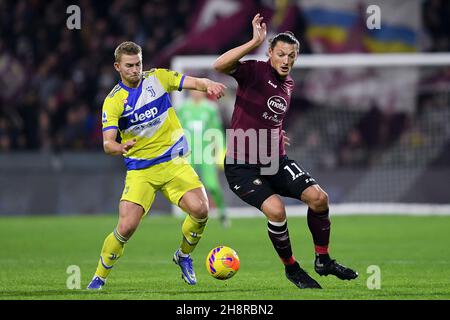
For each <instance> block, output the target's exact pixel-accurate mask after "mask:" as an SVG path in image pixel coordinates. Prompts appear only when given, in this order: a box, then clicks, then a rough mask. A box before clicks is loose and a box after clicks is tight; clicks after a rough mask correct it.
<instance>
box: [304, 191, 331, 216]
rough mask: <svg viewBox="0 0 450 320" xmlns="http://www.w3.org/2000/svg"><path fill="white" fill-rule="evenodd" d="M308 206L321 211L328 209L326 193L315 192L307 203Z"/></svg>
mask: <svg viewBox="0 0 450 320" xmlns="http://www.w3.org/2000/svg"><path fill="white" fill-rule="evenodd" d="M308 205H309V207H310V208H311V209H312V210H314V211H316V212H322V211H325V210H327V209H328V194H327V193H326V192H325V191H319V192H317V193H316V194H315V195H314V197H313V199H312V200H311V201H310V203H308Z"/></svg>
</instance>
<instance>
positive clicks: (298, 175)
mask: <svg viewBox="0 0 450 320" xmlns="http://www.w3.org/2000/svg"><path fill="white" fill-rule="evenodd" d="M290 165H291V166H293V167H294V168H292V169H291V168H289V165H286V166H284V169H285V170H287V171H289V173H290V174H291V176H292V181H294V180H295V179H297V178H298V177H300V176H302V175H304V174H305V173H304V172H303V171H302V169H301V168H300V167H299V166H298V165H297V164H296V163H295V162H292V163H290ZM294 170H295V171H298V173H295V172H294Z"/></svg>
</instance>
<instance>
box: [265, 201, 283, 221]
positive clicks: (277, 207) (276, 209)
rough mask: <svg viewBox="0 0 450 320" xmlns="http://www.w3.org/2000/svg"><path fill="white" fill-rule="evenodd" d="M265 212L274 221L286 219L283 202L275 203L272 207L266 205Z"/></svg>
mask: <svg viewBox="0 0 450 320" xmlns="http://www.w3.org/2000/svg"><path fill="white" fill-rule="evenodd" d="M264 213H265V215H266V216H267V218H268V219H269V220H270V221H273V222H282V221H284V220H286V208H285V207H284V205H283V204H273V205H271V206H270V207H266V208H265V210H264Z"/></svg>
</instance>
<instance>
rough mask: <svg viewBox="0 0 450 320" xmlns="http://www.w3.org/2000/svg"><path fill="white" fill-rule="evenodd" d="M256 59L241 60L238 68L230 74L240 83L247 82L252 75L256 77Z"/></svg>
mask: <svg viewBox="0 0 450 320" xmlns="http://www.w3.org/2000/svg"><path fill="white" fill-rule="evenodd" d="M256 62H257V61H256V60H246V61H239V62H238V64H237V66H236V69H234V70H233V71H231V73H230V76H232V77H233V78H235V79H236V81H237V82H238V83H245V82H247V81H248V80H249V79H251V78H252V77H254V76H255V75H254V72H252V70H254V67H255V66H256Z"/></svg>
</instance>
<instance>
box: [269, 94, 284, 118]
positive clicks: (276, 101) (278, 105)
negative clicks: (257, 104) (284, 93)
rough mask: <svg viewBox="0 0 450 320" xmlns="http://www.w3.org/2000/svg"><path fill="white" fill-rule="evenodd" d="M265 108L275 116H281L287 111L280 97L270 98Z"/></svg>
mask: <svg viewBox="0 0 450 320" xmlns="http://www.w3.org/2000/svg"><path fill="white" fill-rule="evenodd" d="M267 106H268V107H269V109H270V110H272V112H273V113H276V114H283V113H285V112H286V110H287V102H286V100H284V98H283V97H280V96H271V97H270V98H269V100H267Z"/></svg>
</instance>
